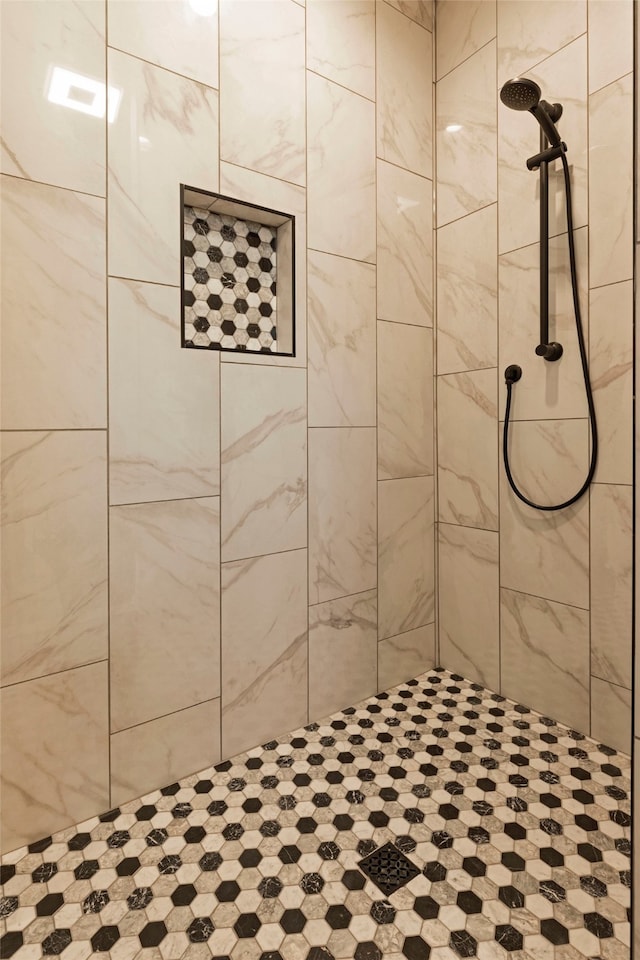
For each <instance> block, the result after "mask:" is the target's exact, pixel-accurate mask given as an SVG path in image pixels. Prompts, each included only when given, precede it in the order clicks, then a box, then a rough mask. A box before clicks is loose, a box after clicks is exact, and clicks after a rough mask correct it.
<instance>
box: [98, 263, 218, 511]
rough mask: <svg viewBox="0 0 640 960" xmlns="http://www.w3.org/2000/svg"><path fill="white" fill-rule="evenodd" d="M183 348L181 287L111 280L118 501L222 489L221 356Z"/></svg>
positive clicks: (114, 491)
mask: <svg viewBox="0 0 640 960" xmlns="http://www.w3.org/2000/svg"><path fill="white" fill-rule="evenodd" d="M179 344H180V291H179V290H177V289H176V288H174V287H165V286H161V285H159V284H153V283H139V282H136V281H134V280H115V279H112V280H110V281H109V428H110V429H109V461H110V462H109V471H110V490H109V493H110V498H111V503H112V504H116V503H140V502H142V501H150V500H173V499H183V498H186V497H208V496H215V495H216V494H218V493H219V492H220V477H219V429H220V427H219V409H218V408H219V378H220V363H219V354H217V353H216V354H211V353H208V352H205V351H204V350H181V349H180V346H179Z"/></svg>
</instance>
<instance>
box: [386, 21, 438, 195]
mask: <svg viewBox="0 0 640 960" xmlns="http://www.w3.org/2000/svg"><path fill="white" fill-rule="evenodd" d="M376 14H377V17H376V104H377V155H378V157H380V158H381V159H382V160H388V161H389V162H390V163H394V164H396V165H397V166H399V167H404V168H405V170H411V171H413V173H419V174H421V176H423V177H432V176H433V172H432V146H431V145H432V129H433V117H432V103H433V100H432V93H433V91H432V74H433V49H432V48H433V40H432V36H431V34H430V33H429V32H428V31H427V30H424V29H423V28H422V27H421V26H419V25H418V24H417V23H414V22H412V21H411V20H409V19H408V18H407V17H405V16H403V15H402V14H401V13H400V12H399V11H397V10H394V9H393V7H391V6H389V4H387V3H378V5H377V7H376Z"/></svg>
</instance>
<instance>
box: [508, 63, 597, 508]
mask: <svg viewBox="0 0 640 960" xmlns="http://www.w3.org/2000/svg"><path fill="white" fill-rule="evenodd" d="M541 96H542V91H541V90H540V87H539V86H538V84H537V83H535V81H534V80H530V79H528V78H527V77H515V78H514V79H513V80H508V81H507V83H505V84H504V86H503V87H502V89H501V90H500V99H501V100H502V102H503V103H504V105H505V106H507V107H509V108H510V109H511V110H528V111H529V113H532V114H533V116H534V117H535V118H536V120H537V121H538V123H539V124H540V150H539V152H538V153H536V154H535V155H534V156H533V157H529V159H528V160H527V169H529V170H539V171H540V339H539V343H538V346H537V347H536V354H537V356H539V357H543V359H545V360H547V361H548V362H553V361H556V360H559V359H560V357H561V356H562V354H563V348H562V344H560V343H557V342H556V341H555V340H552V341H550V340H549V164H550V163H553V162H554V161H556V160H561V161H562V169H563V173H564V185H565V200H566V209H567V236H568V241H569V262H570V269H571V288H572V292H573V310H574V315H575V320H576V332H577V336H578V348H579V351H580V360H581V363H582V373H583V377H584V385H585V392H586V395H587V406H588V408H589V422H590V425H591V461H590V464H589V470H588V473H587V477H586V479H585V481H584V483H583V484H582V486H581V487H580V489H579V490H578V492H577V493H576V494H575V495H574V496H573V497H570V498H569V499H568V500H565V501H563V502H562V503H557V504H551V505H546V504H539V503H534V501H533V500H530V499H529V498H528V497H526V496H525V495H524V494H523V493H522V492H521V491H520V490H519V489H518V487H517V485H516V483H515V480H514V478H513V474H512V472H511V467H510V465H509V450H508V437H509V414H510V411H511V392H512V388H513V385H514V383H517V381H518V380H520V378H521V377H522V368H521V367H519V366H518V365H517V364H510V365H509V366H508V367H507V368H506V370H505V372H504V377H505V383H506V386H507V404H506V410H505V417H504V432H503V455H504V467H505V471H506V474H507V479H508V481H509V485H510V486H511V489H512V490H513V492H514V493H515V494H516V496H517V497H518V498H519V499H520V500H522V501H523V503H526V504H527V505H528V506H530V507H534V508H535V509H536V510H562V509H563V508H564V507H568V506H570V505H571V504H572V503H575V502H576V500H579V499H580V497H581V496H582V495H583V494H584V493H585V492H586V490H587V489H588V488H589V485H590V483H591V481H592V479H593V475H594V473H595V470H596V462H597V458H598V431H597V424H596V413H595V406H594V403H593V392H592V389H591V382H590V379H589V365H588V360H587V350H586V344H585V337H584V330H583V327H582V317H581V314H580V299H579V296H578V274H577V268H576V250H575V239H574V235H573V212H572V204H571V176H570V173H569V165H568V163H567V157H566V152H567V145H566V143H564V142H563V140H562V139H561V137H560V134H559V133H558V129H557V127H556V123H557V122H558V120H559V119H560V117H561V116H562V104H560V103H547V101H546V100H542V99H541Z"/></svg>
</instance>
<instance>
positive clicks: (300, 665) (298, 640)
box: [222, 550, 308, 757]
mask: <svg viewBox="0 0 640 960" xmlns="http://www.w3.org/2000/svg"><path fill="white" fill-rule="evenodd" d="M306 561H307V553H306V550H293V551H291V552H287V553H277V554H273V555H272V556H270V557H256V558H254V559H251V560H236V561H233V562H232V563H225V564H223V567H222V755H223V756H225V757H230V756H233V755H234V754H235V753H239V752H240V751H241V750H246V749H248V748H249V747H253V746H255V745H256V744H257V743H261V742H264V741H265V740H268V739H269V738H270V737H272V736H276V735H278V734H281V733H284V732H286V731H287V730H294V729H295V728H296V727H299V726H301V725H302V724H303V723H306V721H307V657H308V650H307V584H306V576H307V563H306Z"/></svg>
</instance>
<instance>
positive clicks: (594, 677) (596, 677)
mask: <svg viewBox="0 0 640 960" xmlns="http://www.w3.org/2000/svg"><path fill="white" fill-rule="evenodd" d="M589 679H590V680H600V681H602V683H608V684H609V685H610V686H612V687H617V688H618V689H619V690H627V691H628V692H629V693H631V691H632V690H633V686H630V687H625V685H624V684H623V683H616V681H615V680H608V679H607V677H601V676H599V674H597V673H592V671H591V670H590V671H589ZM632 683H633V681H632ZM590 736H591V734H590Z"/></svg>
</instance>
